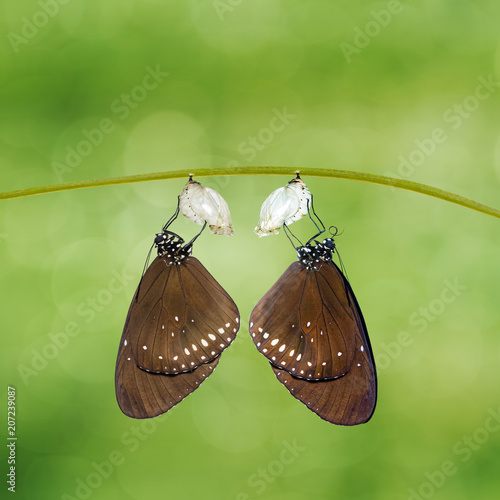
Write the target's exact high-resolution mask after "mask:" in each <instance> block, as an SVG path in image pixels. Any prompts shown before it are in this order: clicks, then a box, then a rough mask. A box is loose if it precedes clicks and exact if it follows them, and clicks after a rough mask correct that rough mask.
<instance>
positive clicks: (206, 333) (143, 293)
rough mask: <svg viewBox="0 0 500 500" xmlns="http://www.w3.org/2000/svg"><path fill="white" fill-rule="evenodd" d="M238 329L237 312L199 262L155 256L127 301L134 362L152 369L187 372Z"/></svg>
mask: <svg viewBox="0 0 500 500" xmlns="http://www.w3.org/2000/svg"><path fill="white" fill-rule="evenodd" d="M238 329H239V312H238V308H237V307H236V304H235V303H234V302H233V300H232V299H231V297H230V296H229V295H228V294H227V292H226V291H225V290H224V289H223V288H222V287H221V286H220V285H219V284H218V283H217V281H216V280H215V279H214V278H213V277H212V275H211V274H210V273H209V272H208V271H207V270H206V269H205V267H204V266H203V265H202V264H201V262H200V261H199V260H198V259H196V258H194V257H188V258H186V259H184V260H183V261H182V262H181V263H180V264H177V265H176V264H173V260H172V259H171V258H169V257H167V256H163V257H157V258H156V259H155V260H154V261H153V262H152V264H151V266H150V267H149V268H148V270H147V271H146V274H145V275H144V277H143V280H142V282H141V285H140V286H139V289H138V292H137V294H136V298H135V299H134V300H133V301H132V304H131V310H130V321H129V322H128V325H126V330H128V332H127V336H129V337H130V339H131V344H132V352H133V356H134V359H135V361H136V363H137V365H138V366H139V367H140V368H142V369H144V370H147V371H149V372H153V373H169V374H176V373H182V372H188V371H191V370H193V369H194V368H196V367H198V366H200V365H202V364H204V363H207V362H209V361H212V360H213V359H215V358H216V357H217V356H219V354H220V353H221V352H222V351H224V349H226V348H227V347H228V346H229V344H230V343H231V342H232V341H233V340H234V338H235V337H236V333H237V332H238Z"/></svg>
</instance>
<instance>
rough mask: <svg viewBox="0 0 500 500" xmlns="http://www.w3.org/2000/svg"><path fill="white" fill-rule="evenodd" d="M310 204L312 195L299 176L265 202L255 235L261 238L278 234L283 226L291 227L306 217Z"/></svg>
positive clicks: (275, 191) (274, 192)
mask: <svg viewBox="0 0 500 500" xmlns="http://www.w3.org/2000/svg"><path fill="white" fill-rule="evenodd" d="M310 203H311V193H310V192H309V189H308V188H307V186H306V185H305V183H304V181H303V180H302V179H301V178H300V177H299V176H298V175H297V178H296V179H293V180H291V181H290V182H289V183H288V184H287V185H286V186H284V187H281V188H278V189H276V190H274V191H273V192H272V193H271V194H270V195H269V196H268V197H267V199H266V201H264V203H263V204H262V207H261V209H260V219H259V225H258V226H257V227H256V228H255V233H256V234H257V235H259V236H260V237H262V236H269V235H270V234H278V232H279V230H280V229H281V227H282V226H283V224H286V225H287V226H289V225H290V224H292V223H293V222H295V221H298V220H299V219H301V218H302V217H304V216H306V215H307V213H308V209H309V205H310Z"/></svg>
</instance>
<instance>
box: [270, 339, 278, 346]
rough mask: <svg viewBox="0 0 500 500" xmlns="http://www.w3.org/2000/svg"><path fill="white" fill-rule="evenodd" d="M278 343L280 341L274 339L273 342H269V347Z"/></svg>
mask: <svg viewBox="0 0 500 500" xmlns="http://www.w3.org/2000/svg"><path fill="white" fill-rule="evenodd" d="M279 341H280V339H274V340H273V341H272V342H271V345H276V344H277V343H278V342H279Z"/></svg>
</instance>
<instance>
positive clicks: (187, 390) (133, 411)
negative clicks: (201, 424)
mask: <svg viewBox="0 0 500 500" xmlns="http://www.w3.org/2000/svg"><path fill="white" fill-rule="evenodd" d="M219 361H220V356H218V357H217V358H215V359H214V360H213V361H211V362H210V363H206V364H203V365H201V366H199V367H198V368H196V369H195V370H193V371H191V372H186V373H179V374H177V375H165V374H162V373H149V372H147V371H145V370H142V369H141V368H139V367H138V366H137V365H136V363H135V360H134V357H133V354H132V348H131V346H130V343H129V339H128V337H126V336H125V334H124V335H122V339H121V341H120V350H119V352H118V359H117V362H116V373H115V390H116V399H117V401H118V405H119V406H120V409H121V410H122V412H123V413H124V414H125V415H127V416H128V417H132V418H152V417H156V416H158V415H161V414H162V413H165V412H167V411H168V410H170V409H171V408H172V407H173V406H175V405H176V404H177V403H180V402H181V401H182V400H183V399H184V398H185V397H186V396H188V395H189V394H191V393H192V392H193V391H194V390H195V389H197V388H198V387H199V386H200V385H201V383H202V382H204V381H205V380H206V379H207V378H208V377H209V376H210V375H211V374H212V373H213V370H214V369H215V367H216V366H217V364H218V363H219Z"/></svg>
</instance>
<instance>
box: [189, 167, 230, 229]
mask: <svg viewBox="0 0 500 500" xmlns="http://www.w3.org/2000/svg"><path fill="white" fill-rule="evenodd" d="M179 209H180V211H181V213H182V215H184V217H187V218H188V219H189V220H190V221H192V222H195V223H196V224H199V225H200V226H203V224H204V223H205V221H206V222H208V225H209V227H210V231H212V233H213V234H225V235H226V236H232V235H233V234H234V229H233V225H232V223H231V214H230V212H229V207H228V206H227V203H226V201H225V200H224V198H222V196H221V195H220V194H219V193H218V192H217V191H215V190H214V189H212V188H209V187H203V186H202V185H201V184H200V183H199V182H196V181H193V179H192V176H191V177H190V178H189V181H188V182H187V183H186V185H185V186H184V188H183V190H182V192H181V194H180V195H179Z"/></svg>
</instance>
